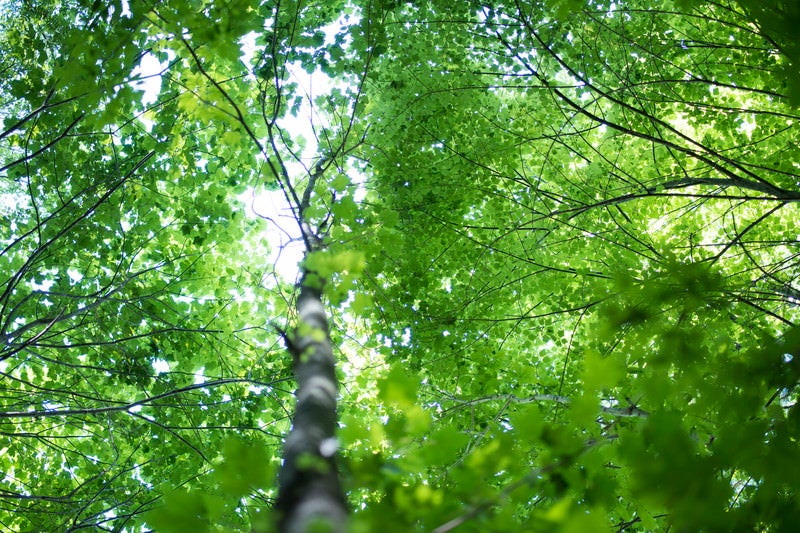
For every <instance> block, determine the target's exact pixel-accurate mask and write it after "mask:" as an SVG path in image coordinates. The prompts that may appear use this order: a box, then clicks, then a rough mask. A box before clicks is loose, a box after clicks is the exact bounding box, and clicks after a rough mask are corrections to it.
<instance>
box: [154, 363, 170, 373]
mask: <svg viewBox="0 0 800 533" xmlns="http://www.w3.org/2000/svg"><path fill="white" fill-rule="evenodd" d="M150 366H152V367H153V370H154V371H155V373H156V374H164V373H166V372H169V363H168V362H166V361H164V360H163V359H155V360H154V361H153V362H152V363H151V365H150Z"/></svg>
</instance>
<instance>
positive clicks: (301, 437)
mask: <svg viewBox="0 0 800 533" xmlns="http://www.w3.org/2000/svg"><path fill="white" fill-rule="evenodd" d="M313 278H316V276H309V275H306V276H304V278H303V281H302V282H301V286H300V294H299V296H298V298H297V313H298V319H299V323H298V326H297V329H296V330H295V332H294V334H292V335H290V336H288V337H287V345H288V348H289V351H290V352H291V354H292V356H293V358H294V370H295V377H296V379H297V392H296V397H297V404H296V406H295V415H294V420H293V421H292V429H291V430H290V431H289V435H288V436H287V438H286V443H285V444H284V454H283V457H284V460H283V465H282V466H281V471H280V475H279V486H278V501H277V503H276V509H277V510H278V512H279V513H280V521H279V524H278V527H279V530H280V531H281V532H285V533H306V532H307V531H309V530H313V531H330V532H336V533H338V532H343V531H344V530H345V525H346V521H347V506H346V503H345V498H344V494H343V492H342V489H341V485H340V483H339V475H338V471H337V468H336V458H335V455H336V452H337V449H338V442H337V440H336V436H335V432H336V421H337V416H336V395H337V390H338V386H337V381H336V374H335V360H334V357H333V348H332V346H331V340H330V336H329V331H328V319H327V316H326V315H325V308H324V307H323V305H322V299H321V296H322V291H321V289H320V288H319V285H320V284H319V283H318V281H319V280H318V279H313ZM322 523H327V526H328V527H327V528H325V527H324V526H322ZM315 524H320V526H321V527H322V529H316V527H313V529H312V526H314V525H315Z"/></svg>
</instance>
